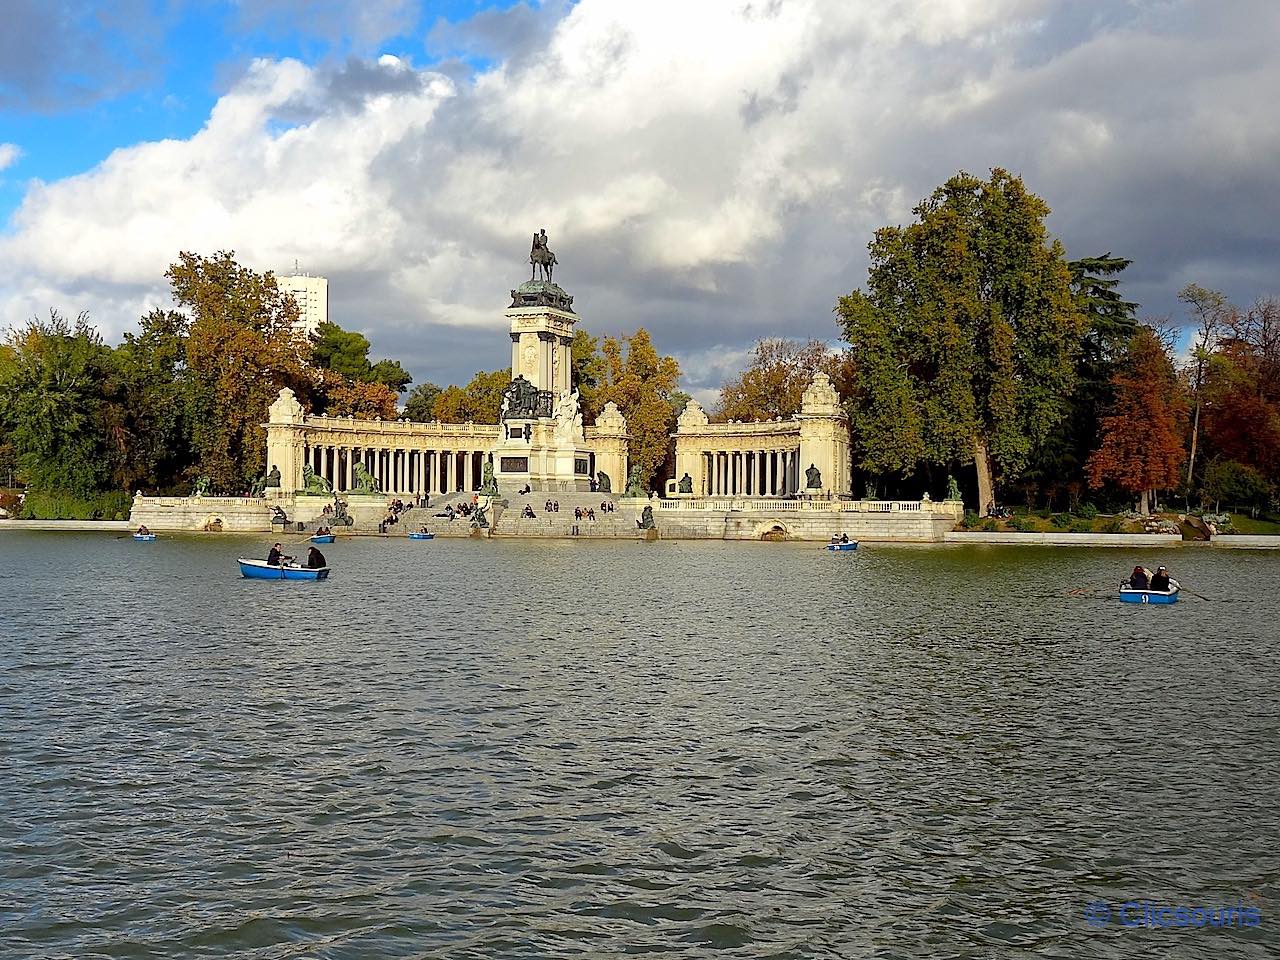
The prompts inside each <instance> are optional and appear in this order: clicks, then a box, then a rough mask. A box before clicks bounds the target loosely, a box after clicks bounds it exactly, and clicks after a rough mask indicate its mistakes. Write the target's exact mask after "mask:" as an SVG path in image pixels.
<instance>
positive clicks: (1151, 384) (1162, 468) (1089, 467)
mask: <svg viewBox="0 0 1280 960" xmlns="http://www.w3.org/2000/svg"><path fill="white" fill-rule="evenodd" d="M1111 385H1112V389H1113V390H1114V394H1113V396H1114V397H1115V399H1114V401H1113V402H1112V404H1111V407H1110V408H1109V409H1108V411H1107V413H1106V414H1105V415H1104V416H1103V417H1102V418H1101V420H1100V421H1099V431H1098V433H1099V436H1100V437H1101V438H1102V441H1101V443H1100V445H1099V446H1098V449H1097V450H1095V451H1094V452H1093V454H1092V455H1091V456H1090V457H1089V461H1088V463H1087V464H1086V465H1085V472H1086V473H1087V474H1088V477H1089V485H1090V486H1092V487H1094V488H1097V487H1101V486H1103V485H1105V484H1107V483H1112V484H1115V485H1116V486H1117V487H1119V488H1120V489H1121V490H1124V491H1126V492H1128V493H1132V494H1134V495H1135V496H1137V497H1138V503H1139V510H1141V512H1142V513H1144V514H1145V513H1149V512H1150V509H1151V504H1152V501H1153V494H1154V493H1155V491H1157V490H1163V489H1167V488H1169V487H1173V486H1176V485H1177V484H1178V482H1179V480H1180V479H1181V470H1182V466H1183V464H1185V463H1186V460H1187V452H1186V449H1185V447H1184V438H1185V437H1186V435H1187V397H1186V392H1185V389H1184V387H1183V385H1182V383H1181V381H1179V379H1178V373H1177V371H1176V370H1175V369H1174V366H1173V360H1172V358H1171V357H1170V356H1169V349H1168V347H1167V346H1166V345H1165V344H1164V342H1163V341H1162V340H1161V339H1160V336H1159V335H1158V334H1157V333H1156V331H1155V330H1153V329H1151V328H1150V327H1146V326H1143V327H1139V328H1138V331H1137V333H1135V334H1134V337H1133V340H1132V341H1131V342H1130V344H1129V349H1128V351H1127V352H1126V355H1125V357H1124V360H1123V361H1122V362H1121V364H1120V369H1119V370H1118V371H1117V372H1116V375H1115V376H1114V377H1113V378H1112V381H1111Z"/></svg>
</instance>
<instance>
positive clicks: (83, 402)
mask: <svg viewBox="0 0 1280 960" xmlns="http://www.w3.org/2000/svg"><path fill="white" fill-rule="evenodd" d="M7 346H8V350H7V351H6V353H5V355H4V356H3V357H0V421H2V422H3V423H4V425H5V428H6V430H7V432H8V442H9V443H10V444H11V445H12V446H13V450H14V459H15V460H16V462H17V472H18V474H19V477H20V479H22V480H23V481H24V482H25V483H26V484H27V486H28V488H29V489H30V490H31V491H32V492H34V493H66V494H70V495H71V496H74V497H81V498H89V497H93V496H94V495H96V494H97V493H98V492H99V491H101V490H102V489H103V488H104V486H105V484H106V483H107V481H108V447H107V442H106V436H105V433H104V422H103V413H104V402H103V399H102V388H103V384H105V383H107V382H108V381H110V380H111V379H112V377H113V370H112V360H111V351H110V348H108V347H107V346H105V345H104V344H103V342H102V337H101V336H100V335H99V334H98V332H97V331H96V330H95V329H94V328H93V327H92V326H91V325H90V324H89V321H88V316H87V315H86V314H81V315H80V316H79V317H78V318H77V319H76V321H75V322H74V323H71V322H69V321H68V320H67V319H66V318H65V317H64V316H62V315H61V314H60V313H58V312H57V311H56V310H51V311H50V312H49V319H48V320H47V321H39V320H32V321H30V322H29V323H27V325H26V326H25V327H22V328H20V329H16V330H11V331H10V332H9V338H8V343H7Z"/></svg>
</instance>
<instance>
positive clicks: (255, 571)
mask: <svg viewBox="0 0 1280 960" xmlns="http://www.w3.org/2000/svg"><path fill="white" fill-rule="evenodd" d="M237 562H238V563H239V564H240V575H241V576H243V577H248V578H249V579H250V580H328V579H329V568H328V567H316V568H315V569H311V568H310V567H294V566H289V565H288V564H285V565H284V566H278V567H273V566H272V565H271V564H269V563H267V561H265V560H246V559H244V558H243V557H241V558H240V559H239V560H238V561H237Z"/></svg>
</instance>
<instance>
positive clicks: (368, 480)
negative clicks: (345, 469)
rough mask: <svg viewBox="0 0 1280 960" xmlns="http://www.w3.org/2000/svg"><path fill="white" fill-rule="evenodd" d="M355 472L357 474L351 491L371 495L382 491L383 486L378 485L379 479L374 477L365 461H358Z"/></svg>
mask: <svg viewBox="0 0 1280 960" xmlns="http://www.w3.org/2000/svg"><path fill="white" fill-rule="evenodd" d="M353 473H354V474H355V476H354V481H355V485H354V486H353V487H352V488H351V493H354V494H356V495H360V494H365V495H371V496H377V495H378V494H381V493H382V490H381V488H380V487H379V486H378V481H377V480H375V479H374V477H373V474H372V473H370V472H369V468H368V467H366V466H365V465H364V464H363V463H357V464H356V465H355V469H354V471H353Z"/></svg>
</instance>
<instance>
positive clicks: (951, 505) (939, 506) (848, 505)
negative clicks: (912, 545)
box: [656, 497, 964, 520]
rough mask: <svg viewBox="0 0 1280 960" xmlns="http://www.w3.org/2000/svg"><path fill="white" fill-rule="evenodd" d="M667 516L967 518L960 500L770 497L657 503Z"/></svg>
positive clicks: (706, 498) (660, 501) (674, 500)
mask: <svg viewBox="0 0 1280 960" xmlns="http://www.w3.org/2000/svg"><path fill="white" fill-rule="evenodd" d="M656 506H657V508H658V510H660V511H663V512H677V513H678V512H682V511H709V512H713V513H741V512H760V513H802V512H806V513H877V514H879V513H890V514H892V513H914V514H919V513H929V514H934V515H937V516H948V517H951V516H953V517H955V518H956V519H957V520H958V519H960V517H962V516H963V515H964V507H963V505H962V504H961V503H960V501H958V500H837V499H831V500H825V499H814V500H776V499H771V498H769V497H761V498H751V497H746V498H742V497H699V498H696V499H679V500H676V499H673V500H659V501H656Z"/></svg>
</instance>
